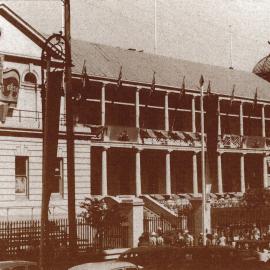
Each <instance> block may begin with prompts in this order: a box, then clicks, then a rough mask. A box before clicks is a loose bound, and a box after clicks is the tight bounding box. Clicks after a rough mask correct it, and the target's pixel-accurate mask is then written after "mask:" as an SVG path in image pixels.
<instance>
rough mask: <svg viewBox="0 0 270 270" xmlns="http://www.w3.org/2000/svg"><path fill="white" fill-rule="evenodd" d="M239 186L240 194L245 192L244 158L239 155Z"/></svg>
mask: <svg viewBox="0 0 270 270" xmlns="http://www.w3.org/2000/svg"><path fill="white" fill-rule="evenodd" d="M240 185H241V192H243V193H244V192H245V191H246V185H245V156H244V154H241V156H240Z"/></svg>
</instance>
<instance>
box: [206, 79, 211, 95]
mask: <svg viewBox="0 0 270 270" xmlns="http://www.w3.org/2000/svg"><path fill="white" fill-rule="evenodd" d="M206 94H207V95H208V96H209V95H210V94H211V81H209V82H208V86H207V91H206Z"/></svg>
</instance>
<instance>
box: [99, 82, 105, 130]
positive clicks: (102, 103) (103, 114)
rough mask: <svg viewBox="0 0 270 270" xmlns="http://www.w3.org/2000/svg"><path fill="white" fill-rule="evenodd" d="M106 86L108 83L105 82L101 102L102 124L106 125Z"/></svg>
mask: <svg viewBox="0 0 270 270" xmlns="http://www.w3.org/2000/svg"><path fill="white" fill-rule="evenodd" d="M105 87H106V84H105V83H103V84H102V87H101V100H100V104H101V125H102V126H105V110H106V109H105V108H106V101H105Z"/></svg>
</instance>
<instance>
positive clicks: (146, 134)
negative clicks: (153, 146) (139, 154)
mask: <svg viewBox="0 0 270 270" xmlns="http://www.w3.org/2000/svg"><path fill="white" fill-rule="evenodd" d="M140 135H141V137H142V138H152V139H155V138H156V135H155V133H154V131H153V130H152V129H140Z"/></svg>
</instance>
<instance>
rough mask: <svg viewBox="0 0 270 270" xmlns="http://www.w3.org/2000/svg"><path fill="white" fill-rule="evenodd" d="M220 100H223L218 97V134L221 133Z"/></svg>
mask: <svg viewBox="0 0 270 270" xmlns="http://www.w3.org/2000/svg"><path fill="white" fill-rule="evenodd" d="M220 102H221V100H220V99H218V109H217V113H218V136H220V135H221V115H220Z"/></svg>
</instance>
